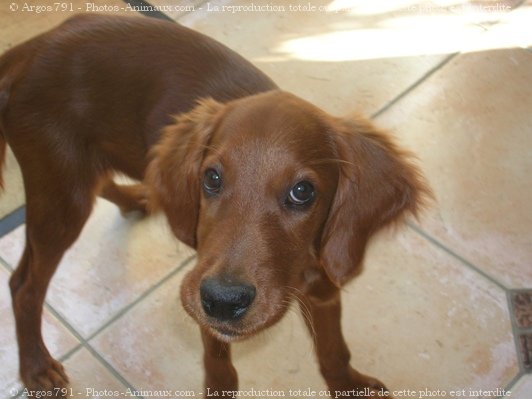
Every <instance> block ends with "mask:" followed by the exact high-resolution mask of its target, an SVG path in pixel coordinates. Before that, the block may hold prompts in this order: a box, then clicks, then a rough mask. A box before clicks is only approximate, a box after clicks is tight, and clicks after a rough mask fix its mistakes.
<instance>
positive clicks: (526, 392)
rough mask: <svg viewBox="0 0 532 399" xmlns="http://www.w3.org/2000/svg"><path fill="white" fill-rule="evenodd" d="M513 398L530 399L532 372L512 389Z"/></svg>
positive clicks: (531, 393) (531, 394)
mask: <svg viewBox="0 0 532 399" xmlns="http://www.w3.org/2000/svg"><path fill="white" fill-rule="evenodd" d="M511 392H512V395H511V396H510V397H511V398H512V399H530V396H532V374H528V375H525V376H523V377H521V379H520V380H519V381H518V382H517V384H516V385H515V386H514V387H513V388H512V389H511Z"/></svg>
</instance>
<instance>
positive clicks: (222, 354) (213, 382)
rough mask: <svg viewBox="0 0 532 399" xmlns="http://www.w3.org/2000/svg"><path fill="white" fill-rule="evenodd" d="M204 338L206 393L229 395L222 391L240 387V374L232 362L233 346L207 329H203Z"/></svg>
mask: <svg viewBox="0 0 532 399" xmlns="http://www.w3.org/2000/svg"><path fill="white" fill-rule="evenodd" d="M201 337H202V339H203V350H204V352H203V363H204V366H205V389H206V390H207V392H206V394H207V395H209V394H214V395H216V394H215V392H217V393H218V396H227V392H226V395H223V394H222V391H236V390H237V389H238V376H237V374H236V370H235V368H234V366H233V364H232V363H231V346H230V345H229V344H228V343H225V342H222V341H220V340H218V339H217V338H215V337H214V336H212V335H211V334H210V333H209V332H208V331H206V330H205V329H203V328H202V329H201Z"/></svg>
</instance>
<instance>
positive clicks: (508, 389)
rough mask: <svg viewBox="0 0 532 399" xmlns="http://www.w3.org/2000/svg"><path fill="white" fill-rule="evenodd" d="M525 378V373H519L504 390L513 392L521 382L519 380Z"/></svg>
mask: <svg viewBox="0 0 532 399" xmlns="http://www.w3.org/2000/svg"><path fill="white" fill-rule="evenodd" d="M523 376H524V373H523V372H522V371H519V372H518V373H517V375H516V376H515V377H514V378H513V379H512V380H511V381H510V382H509V383H508V384H506V387H505V388H504V390H505V391H506V392H509V391H512V389H513V388H514V387H515V386H516V385H517V383H518V382H519V380H520V379H521V378H522V377H523ZM506 398H508V396H503V395H501V396H499V397H498V398H497V399H506Z"/></svg>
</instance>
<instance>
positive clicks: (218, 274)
mask: <svg viewBox="0 0 532 399" xmlns="http://www.w3.org/2000/svg"><path fill="white" fill-rule="evenodd" d="M0 130H1V136H0V144H1V150H2V154H3V153H4V152H5V147H6V143H7V144H8V145H9V146H10V147H11V149H12V150H13V152H14V154H15V156H16V158H17V160H18V162H19V164H20V167H21V169H22V174H23V178H24V187H25V191H26V215H27V216H26V246H25V249H24V253H23V255H22V259H21V260H20V263H19V265H18V267H17V269H16V271H15V272H14V273H13V276H12V277H11V280H10V287H11V293H12V297H13V309H14V313H15V318H16V330H17V338H18V344H19V352H20V374H21V378H22V381H23V382H24V384H25V385H26V386H27V387H28V388H29V389H32V390H53V389H54V388H61V387H64V386H66V385H67V384H68V378H67V376H66V374H65V371H64V370H63V367H62V366H61V364H60V363H59V362H57V361H56V360H54V359H53V358H52V357H51V356H50V354H49V352H48V350H47V349H46V345H45V343H44V342H43V339H42V335H41V314H42V305H43V301H44V298H45V294H46V289H47V287H48V283H49V282H50V279H51V278H52V276H53V274H54V272H55V270H56V268H57V265H58V264H59V262H60V260H61V257H62V256H63V254H64V252H65V250H66V249H67V248H69V246H70V245H71V244H72V243H73V242H74V241H75V240H76V238H77V237H78V235H79V233H80V231H81V229H82V227H83V225H84V223H85V221H86V220H87V218H88V217H89V215H90V213H91V209H92V207H93V204H94V201H95V198H96V196H97V195H101V196H103V197H104V198H106V199H108V200H110V201H113V202H115V203H116V204H117V205H118V206H119V207H120V208H121V209H122V211H124V212H128V211H132V210H142V211H144V210H146V206H147V204H149V206H148V208H149V210H157V209H161V210H163V211H164V212H165V214H166V216H167V219H168V222H169V224H170V226H171V228H172V231H173V233H174V234H175V236H176V237H177V238H178V239H179V240H181V241H183V242H184V243H186V244H188V245H190V246H191V247H193V248H195V249H196V250H197V253H198V258H197V265H196V267H195V268H194V269H193V270H192V271H191V272H190V273H189V274H188V275H187V276H186V278H185V280H184V282H183V286H182V291H181V299H182V302H183V305H184V308H185V309H186V311H187V312H188V313H189V314H190V315H191V316H192V317H193V318H194V319H195V320H196V321H197V322H198V324H199V326H200V330H201V334H202V338H203V343H204V349H205V352H204V363H205V387H207V388H210V390H211V392H212V391H216V390H218V391H220V390H235V389H237V374H236V371H235V369H234V367H233V366H232V364H231V356H230V343H231V342H233V341H238V340H240V339H244V338H246V337H248V336H250V335H253V334H254V333H256V332H258V331H261V330H263V329H265V328H267V327H268V326H270V325H272V324H273V323H275V322H276V321H278V320H279V319H280V318H281V317H282V316H283V314H284V313H285V312H286V310H287V306H288V305H287V304H288V303H289V302H290V301H292V300H293V299H295V298H297V299H298V302H299V303H300V304H302V307H303V311H305V312H308V313H309V316H310V317H309V318H308V324H309V325H308V327H309V330H310V331H311V332H312V337H313V339H314V342H315V347H316V352H317V358H318V362H319V367H320V370H321V372H322V374H323V377H324V379H325V381H326V383H327V385H328V387H329V388H330V390H331V395H332V396H334V397H348V396H352V394H353V393H352V391H353V390H363V389H364V388H366V389H371V390H379V389H384V385H383V384H382V383H381V382H380V381H378V380H377V379H375V378H371V377H368V376H365V375H363V374H361V373H359V372H357V371H355V370H354V369H353V368H351V366H350V364H349V362H350V353H349V350H348V348H347V345H346V343H345V341H344V338H343V336H342V332H341V328H340V313H341V312H340V291H339V289H340V287H341V286H342V285H343V284H345V283H346V282H348V281H349V280H350V279H351V278H352V277H354V276H355V275H356V274H357V273H358V272H359V271H360V268H361V263H362V260H363V257H364V249H365V247H366V245H367V242H368V240H369V239H370V237H371V236H372V235H373V234H374V233H375V232H376V231H378V230H379V229H381V228H382V227H384V226H386V225H389V224H390V223H393V222H396V221H398V220H400V219H401V218H402V217H403V216H404V215H405V214H407V213H409V212H410V213H415V212H416V211H417V210H418V208H419V207H420V205H421V202H422V199H423V196H424V194H425V193H427V189H426V188H425V186H424V184H423V179H422V178H421V176H420V174H419V173H418V171H417V170H416V168H415V167H414V166H413V165H412V164H411V163H410V162H409V161H408V159H407V156H406V155H405V153H403V152H402V151H401V150H399V149H398V148H397V147H396V146H395V145H394V144H392V142H391V141H390V140H389V139H388V138H386V136H385V135H384V134H382V133H380V132H379V131H377V130H376V129H375V128H374V127H373V126H372V125H371V124H370V123H368V122H367V121H365V120H363V119H357V118H351V119H342V118H336V117H332V116H330V115H328V114H326V113H325V112H323V111H321V110H319V109H318V108H316V107H315V106H313V105H311V104H309V103H307V102H306V101H304V100H302V99H300V98H298V97H296V96H294V95H291V94H288V93H286V92H283V91H281V90H279V89H278V88H277V86H276V85H275V84H274V83H273V82H272V80H270V79H269V78H268V77H267V76H266V75H264V74H263V73H262V72H260V71H259V70H258V69H257V68H255V67H254V66H253V65H251V64H250V63H249V62H248V61H246V60H245V59H243V58H242V57H241V56H239V55H237V54H236V53H234V52H233V51H231V50H230V49H228V48H226V47H225V46H223V45H221V44H220V43H217V42H216V41H214V40H213V39H210V38H208V37H206V36H204V35H202V34H200V33H197V32H194V31H192V30H190V29H187V28H185V27H182V26H179V25H177V24H173V23H170V22H163V21H160V20H154V19H148V18H130V17H117V16H101V15H81V16H75V17H73V18H71V19H69V20H68V21H66V22H65V23H63V24H62V25H60V26H59V27H57V28H55V29H53V30H51V31H49V32H47V33H44V34H42V35H40V36H37V37H35V38H34V39H32V40H30V41H28V42H26V43H23V44H21V45H19V46H17V47H15V48H13V49H11V50H9V51H8V52H7V53H5V54H4V55H3V56H2V58H0ZM114 172H120V173H124V174H126V175H128V176H130V177H131V178H133V179H136V180H138V181H139V183H138V184H136V185H131V186H119V185H116V184H115V183H114V182H113V180H112V176H113V173H114ZM350 391H351V392H350Z"/></svg>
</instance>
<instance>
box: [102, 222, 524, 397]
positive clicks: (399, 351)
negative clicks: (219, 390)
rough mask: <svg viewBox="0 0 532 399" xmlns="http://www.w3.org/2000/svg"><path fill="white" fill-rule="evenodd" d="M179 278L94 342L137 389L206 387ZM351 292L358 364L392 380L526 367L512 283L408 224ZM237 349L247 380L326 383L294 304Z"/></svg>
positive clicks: (498, 378)
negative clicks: (521, 361) (516, 331)
mask: <svg viewBox="0 0 532 399" xmlns="http://www.w3.org/2000/svg"><path fill="white" fill-rule="evenodd" d="M187 270H188V267H187ZM181 279H182V274H181V273H180V274H179V275H177V276H176V277H174V278H173V279H172V280H170V281H168V282H167V283H166V284H165V285H163V286H162V287H160V288H159V289H158V290H157V291H156V292H154V293H153V294H152V295H150V296H149V297H147V298H146V299H145V300H144V301H143V302H142V303H141V304H139V305H137V306H136V307H135V308H133V309H132V310H131V311H130V312H129V313H128V314H126V315H125V316H124V317H122V318H121V319H120V320H118V321H117V322H116V323H114V324H113V325H112V326H110V327H109V328H108V329H106V330H105V331H104V332H103V333H101V334H100V335H99V336H97V337H96V338H95V339H94V340H93V342H92V344H93V345H94V347H95V348H96V349H97V350H98V351H99V352H100V353H102V354H103V356H104V357H105V358H106V360H107V361H109V362H110V363H111V364H112V365H113V367H115V368H116V369H117V370H118V371H119V372H120V373H123V375H124V376H125V377H126V379H127V380H128V381H130V383H131V384H133V385H134V386H135V387H137V388H138V389H190V390H194V391H195V392H196V393H198V392H200V391H201V384H202V378H203V371H202V367H201V354H202V348H201V343H200V339H199V335H198V331H197V330H198V328H197V326H196V325H195V324H194V322H193V321H192V320H191V319H190V318H188V316H186V315H185V313H184V311H183V309H182V308H181V305H180V303H179V302H178V292H179V285H180V281H181ZM343 301H344V311H343V314H344V320H343V324H344V331H345V335H346V337H347V341H348V344H349V346H350V348H351V349H352V352H353V361H352V364H353V365H354V366H355V367H358V368H359V369H360V370H361V371H363V372H367V373H371V374H374V375H377V376H379V377H381V378H382V379H383V380H384V381H385V382H386V383H388V384H389V386H390V388H391V389H395V390H400V389H412V390H421V389H425V388H430V389H442V390H453V389H466V388H493V387H504V386H505V385H506V384H507V383H509V381H510V380H511V379H512V378H513V377H514V376H515V375H516V374H517V372H518V366H517V360H516V355H515V346H514V343H513V339H512V334H511V325H510V321H509V316H508V310H507V305H506V297H505V293H504V292H503V291H501V290H500V289H498V288H497V287H495V286H494V285H493V284H491V283H489V282H487V281H486V280H484V279H483V278H481V277H479V276H478V275H477V274H476V273H474V272H472V271H471V270H470V269H468V268H466V267H464V266H463V265H461V264H459V263H458V262H456V261H455V260H453V259H452V258H450V257H449V256H448V255H446V254H445V253H443V252H442V251H440V250H438V249H436V248H434V247H432V246H430V245H429V244H428V243H427V242H426V241H425V240H423V239H421V238H420V237H419V236H418V235H417V234H416V233H414V232H412V231H410V230H407V231H403V232H402V233H401V234H400V235H399V237H395V238H392V237H390V236H388V235H383V236H382V237H380V238H379V240H378V241H377V242H376V243H375V245H374V246H373V247H372V248H371V250H370V251H369V254H368V259H367V267H366V271H365V273H364V274H363V275H362V277H361V278H359V279H358V280H357V281H355V282H353V283H352V284H350V285H348V286H347V287H346V289H345V290H344V294H343ZM139 320H142V321H143V322H139ZM233 356H234V363H235V366H236V368H237V370H239V377H240V389H241V390H249V389H251V388H256V389H268V388H270V389H276V390H284V391H285V392H286V391H287V390H288V389H306V388H311V389H314V390H318V391H319V390H322V389H325V386H324V383H323V381H322V379H321V376H320V375H319V373H318V367H317V364H316V362H315V360H314V355H313V353H312V344H311V341H310V338H309V337H308V335H307V333H306V329H305V327H304V323H303V322H302V320H301V317H300V316H299V315H297V314H296V312H295V311H294V312H290V313H289V314H288V315H287V317H285V318H284V319H283V320H282V321H281V322H280V323H279V324H278V325H276V326H275V327H273V328H272V329H270V330H267V331H266V332H264V333H262V334H260V335H259V336H257V337H254V338H252V339H250V340H248V341H245V342H243V343H239V344H235V345H233ZM405 370H408V372H407V373H405ZM287 376H289V378H287Z"/></svg>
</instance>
